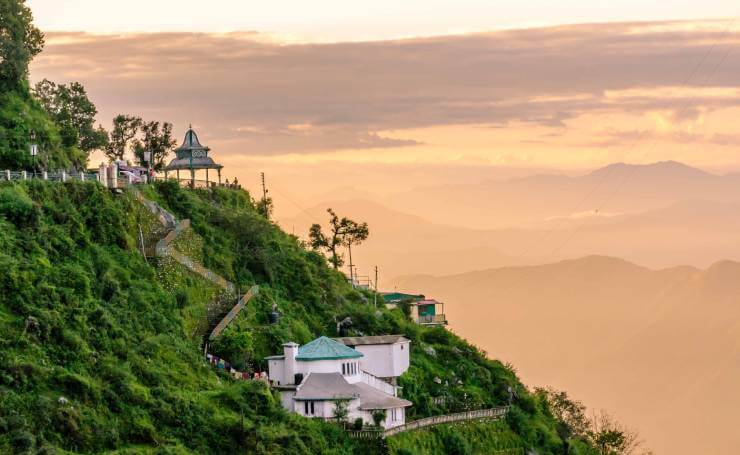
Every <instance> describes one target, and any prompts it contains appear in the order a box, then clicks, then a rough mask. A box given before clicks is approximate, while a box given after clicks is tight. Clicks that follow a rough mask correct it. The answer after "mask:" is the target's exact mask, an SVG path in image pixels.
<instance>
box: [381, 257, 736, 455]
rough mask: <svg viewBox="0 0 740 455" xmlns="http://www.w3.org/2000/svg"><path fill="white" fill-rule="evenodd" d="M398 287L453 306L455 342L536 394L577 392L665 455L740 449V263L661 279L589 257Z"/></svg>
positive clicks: (671, 271) (659, 273)
mask: <svg viewBox="0 0 740 455" xmlns="http://www.w3.org/2000/svg"><path fill="white" fill-rule="evenodd" d="M395 288H396V289H398V290H399V291H407V292H417V291H419V290H420V289H423V290H424V291H425V293H426V294H427V295H433V296H434V297H435V298H437V299H439V300H441V301H444V302H445V310H446V313H447V318H448V319H449V320H450V321H451V328H452V329H453V330H454V331H456V332H458V333H464V334H465V336H467V337H469V338H470V339H471V340H472V341H473V342H475V343H476V344H479V345H480V346H481V347H482V348H483V349H485V350H487V351H488V352H489V353H491V354H492V355H499V356H504V357H505V358H506V359H507V360H509V361H511V362H512V363H515V364H516V365H517V366H518V367H519V368H520V372H521V373H522V375H523V376H524V377H525V378H527V379H528V380H529V382H531V383H534V384H554V385H555V386H558V385H561V384H566V383H569V384H573V386H574V390H577V391H578V393H579V394H582V396H583V397H584V398H585V402H586V404H590V403H597V402H598V403H599V405H600V406H604V407H605V408H606V409H610V410H612V411H614V413H615V414H616V416H617V417H618V418H620V419H623V420H625V421H630V422H632V423H634V424H635V425H636V427H638V428H640V429H641V433H642V435H643V436H644V437H645V438H646V439H647V440H648V441H649V442H650V446H651V448H652V449H654V450H655V453H682V454H684V453H685V454H689V453H691V454H693V453H721V454H730V453H734V451H735V450H736V448H737V447H738V446H740V434H738V433H737V432H736V431H734V429H733V428H734V427H735V426H736V419H735V413H736V410H737V406H738V404H740V389H738V388H737V384H738V383H740V364H739V363H738V362H737V359H738V358H740V343H738V340H739V339H740V262H736V261H717V262H715V263H713V264H712V265H710V266H709V267H707V268H704V269H697V268H694V267H688V266H680V267H671V268H666V269H660V270H652V269H649V268H646V267H642V266H639V265H636V264H634V263H631V262H629V261H624V260H622V259H618V258H613V257H605V256H589V257H584V258H579V259H573V260H565V261H560V262H555V263H550V264H543V265H535V266H524V267H502V268H492V269H488V270H483V271H478V272H470V273H462V274H456V275H450V276H429V275H426V276H407V277H404V278H402V279H399V280H397V281H396V283H395ZM710 416H711V417H710ZM666 428H670V429H671V430H670V431H666ZM696 432H699V433H701V434H702V435H703V437H702V438H688V437H684V436H682V435H684V434H695V433H696Z"/></svg>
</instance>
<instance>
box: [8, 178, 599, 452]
mask: <svg viewBox="0 0 740 455" xmlns="http://www.w3.org/2000/svg"><path fill="white" fill-rule="evenodd" d="M142 191H143V192H144V194H145V196H146V197H148V198H150V199H152V200H156V201H158V202H159V203H160V204H161V205H163V206H165V207H166V208H167V209H168V210H170V211H172V212H173V213H175V214H176V216H177V217H178V218H181V219H185V218H187V219H190V220H191V221H192V232H191V234H190V235H189V236H188V237H186V239H187V240H186V241H185V242H183V243H182V244H181V245H179V246H178V248H181V249H184V250H187V253H188V254H189V255H190V256H191V257H194V258H197V260H199V261H202V262H203V263H204V265H206V266H207V267H209V268H211V269H212V270H214V271H216V272H217V273H219V274H221V275H222V276H224V277H225V278H227V279H229V280H231V281H233V282H234V283H237V284H238V285H239V286H240V287H241V288H242V289H246V288H248V287H249V286H250V285H252V284H259V285H260V296H259V298H258V299H256V301H255V302H254V304H252V303H251V302H250V306H249V307H248V309H247V311H246V312H245V314H243V315H240V317H239V319H238V320H237V321H236V322H235V323H234V324H232V325H231V326H229V328H228V329H227V330H226V332H225V333H224V335H223V336H222V337H221V338H220V339H219V340H218V341H217V342H216V343H215V344H214V346H213V350H214V352H215V353H217V354H219V355H220V356H222V357H225V358H228V359H231V360H232V362H233V363H234V364H235V365H239V366H245V367H249V366H252V367H256V368H258V367H260V366H261V365H260V362H262V358H263V357H264V356H265V355H268V354H273V353H275V352H277V349H278V347H279V346H280V345H281V343H283V342H285V341H287V340H293V341H296V342H299V343H305V342H306V341H308V340H310V339H312V338H314V337H316V336H319V335H333V334H334V333H335V332H334V330H335V323H336V321H337V320H338V319H341V318H344V317H346V316H350V317H351V318H352V320H353V321H354V326H353V331H354V332H353V333H355V334H360V333H362V334H366V335H370V334H383V333H404V334H405V335H406V336H407V337H409V338H410V339H411V340H412V343H413V344H412V346H413V348H412V359H411V363H412V365H411V368H410V369H409V371H408V372H407V373H406V374H405V375H404V376H402V377H401V378H400V385H402V386H403V387H404V396H405V397H406V398H407V399H409V400H411V401H413V402H414V407H413V408H411V410H410V413H409V418H410V419H415V418H419V417H425V416H430V415H435V414H444V413H449V412H455V411H459V410H464V409H477V408H486V407H491V406H495V405H501V404H505V403H506V402H507V400H508V393H507V388H508V387H510V386H511V387H512V388H513V389H514V391H515V393H516V394H517V396H518V399H517V400H516V401H515V402H514V406H513V407H512V409H511V410H510V412H509V414H508V417H507V419H506V420H505V421H501V422H499V423H496V424H484V425H481V426H480V431H478V430H476V429H475V427H477V426H476V425H473V429H472V430H471V432H470V433H465V432H463V433H459V434H454V435H452V436H451V435H449V434H447V436H445V430H444V429H443V428H442V427H440V429H434V430H432V431H430V432H429V434H431V435H438V436H437V437H434V436H430V438H429V439H428V440H427V441H426V444H427V447H430V448H431V449H433V450H434V451H437V452H453V451H456V450H457V451H458V453H472V452H473V451H477V452H480V448H481V447H487V448H502V449H504V450H513V451H514V452H512V453H521V451H523V450H535V451H536V452H537V453H541V454H547V453H559V452H560V451H561V450H562V448H563V444H564V442H563V440H562V439H561V438H560V436H559V435H558V432H557V430H556V426H557V422H556V421H555V419H554V418H553V417H552V416H551V415H550V413H549V410H548V407H547V405H546V404H545V402H544V401H543V399H542V397H541V396H539V395H537V394H531V393H530V392H529V391H528V390H527V389H526V388H525V387H524V386H523V385H522V384H521V383H520V382H519V381H518V379H517V378H516V376H515V374H514V372H513V370H512V369H511V368H510V367H508V366H505V365H503V364H502V363H500V362H498V361H495V360H489V359H487V358H486V357H485V356H484V355H483V354H482V352H481V351H479V350H478V349H476V348H475V347H473V346H471V345H470V344H468V343H467V342H465V341H464V340H462V339H460V338H458V337H457V336H455V335H453V334H452V333H450V332H448V331H445V330H442V329H436V330H432V329H423V328H421V327H419V326H416V325H415V324H412V323H411V322H410V321H409V320H408V319H406V317H405V316H404V315H403V313H402V312H401V311H400V310H393V311H389V310H386V309H385V308H382V307H381V308H379V309H378V310H375V309H373V308H372V306H370V305H368V304H367V303H366V302H367V301H368V300H369V299H368V297H369V296H364V295H362V294H360V293H358V292H357V291H355V290H353V289H352V288H350V287H349V286H348V285H347V284H346V282H345V281H344V279H343V277H342V276H341V275H339V274H338V273H336V272H334V271H332V270H331V269H329V268H328V267H327V265H326V261H325V260H324V258H322V257H321V256H319V255H317V254H316V253H313V252H309V251H306V250H305V249H304V248H303V247H302V246H301V244H300V243H299V242H298V241H297V240H296V239H295V238H294V237H292V236H289V235H287V234H284V233H283V232H282V231H280V230H279V229H278V228H277V227H276V226H275V225H273V224H272V223H269V222H267V221H266V220H265V219H264V218H262V217H261V216H260V215H258V214H257V212H256V210H255V208H254V205H253V202H252V200H251V198H250V197H249V195H248V194H247V193H245V192H242V191H238V190H226V189H216V190H214V191H213V192H209V191H203V190H198V191H187V190H183V189H180V188H179V187H178V186H177V185H176V184H175V183H161V184H158V185H154V186H150V187H146V188H142ZM140 229H141V231H140ZM139 233H141V234H142V237H143V238H144V239H145V242H146V243H147V244H151V242H153V241H155V240H156V239H157V238H158V237H159V236H161V235H162V232H161V227H159V226H158V225H157V223H156V221H155V220H154V219H153V216H152V215H151V214H150V213H149V212H148V211H147V210H145V209H144V208H143V206H142V205H141V204H140V203H139V202H138V201H137V200H136V198H134V197H133V196H132V195H131V194H130V192H126V193H124V194H122V195H114V194H112V193H110V192H109V190H106V189H103V188H102V187H100V186H99V185H97V184H96V183H79V182H68V183H65V184H59V183H56V184H55V183H46V182H40V181H33V182H26V183H22V184H10V183H3V184H0V268H1V269H2V270H3V273H2V274H0V295H2V296H3V298H2V300H1V301H0V345H1V349H0V452H3V453H32V452H36V451H42V452H52V451H54V449H62V450H65V451H71V452H106V451H112V450H116V451H117V453H134V452H135V453H140V452H149V453H233V452H234V451H237V450H244V451H246V452H251V453H276V452H280V453H374V452H378V451H380V452H385V451H387V450H390V451H391V452H392V453H419V449H418V447H416V445H415V444H416V443H415V442H414V439H413V438H408V437H405V436H404V435H402V436H403V437H402V436H399V437H398V438H397V439H395V438H391V439H390V440H389V441H388V446H387V447H386V446H385V445H384V443H380V442H376V441H359V440H352V439H349V438H348V437H347V436H346V434H345V433H344V432H343V430H341V429H340V428H339V427H338V426H336V425H333V424H329V423H323V422H320V421H316V420H310V419H304V418H301V417H298V416H296V415H293V414H289V413H287V412H285V411H284V410H283V409H282V408H281V406H280V403H279V400H278V398H277V397H276V396H275V395H274V394H273V393H272V392H271V391H270V390H269V389H268V388H267V387H266V385H265V384H264V383H262V382H260V381H235V380H233V379H232V378H231V377H230V376H228V375H223V374H219V373H217V372H216V371H215V370H213V369H211V368H210V367H209V366H208V364H207V363H206V362H205V361H204V360H203V358H202V347H201V343H202V338H201V336H200V333H201V332H202V330H201V328H200V327H201V325H202V321H203V318H204V313H205V308H206V305H207V304H208V303H209V302H210V301H212V300H213V299H214V298H216V294H217V290H216V289H214V288H213V286H212V285H210V284H209V283H208V282H204V280H203V279H201V278H199V277H198V276H197V275H194V274H191V273H190V272H187V271H186V270H185V269H182V268H179V267H178V266H177V265H175V264H172V263H167V262H163V263H159V264H157V261H155V260H153V259H152V258H149V259H148V260H145V258H144V257H142V256H141V254H140V253H139V247H140V246H141V245H140V243H139V241H140V238H139ZM147 246H148V245H147ZM273 303H276V304H277V305H278V308H279V310H280V312H281V313H282V315H283V317H282V318H281V320H280V322H279V323H278V324H276V325H270V324H268V323H267V313H268V311H269V309H270V308H271V307H272V305H273ZM435 379H437V380H439V379H442V380H444V381H447V382H449V383H450V384H451V385H450V386H443V385H442V384H438V383H437V382H438V381H435ZM435 396H445V398H446V400H445V402H444V404H442V405H438V404H434V403H433V401H432V397H435ZM419 434H424V433H419ZM570 442H571V447H572V450H576V452H577V453H590V452H589V451H588V448H587V447H586V446H585V445H584V444H582V443H580V442H578V441H577V440H571V441H570ZM461 447H462V449H460V448H461ZM431 449H430V450H431ZM459 450H462V451H461V452H460V451H459Z"/></svg>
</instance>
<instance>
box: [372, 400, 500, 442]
mask: <svg viewBox="0 0 740 455" xmlns="http://www.w3.org/2000/svg"><path fill="white" fill-rule="evenodd" d="M508 412H509V407H508V406H500V407H497V408H491V409H478V410H477V411H467V412H458V413H456V414H446V415H441V416H433V417H427V418H425V419H419V420H414V421H413V422H409V423H406V424H404V425H399V426H397V427H393V428H389V429H387V430H385V432H384V436H385V437H388V436H393V435H394V434H398V433H403V432H404V431H412V430H418V429H420V428H425V427H431V426H434V425H441V424H443V423H452V422H460V421H465V420H478V419H496V420H498V419H500V418H502V417H504V416H505V415H506V413H508Z"/></svg>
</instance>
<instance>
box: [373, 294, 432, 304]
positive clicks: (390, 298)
mask: <svg viewBox="0 0 740 455" xmlns="http://www.w3.org/2000/svg"><path fill="white" fill-rule="evenodd" d="M381 295H382V296H383V300H385V301H386V302H400V301H402V300H412V301H415V300H422V299H423V298H424V296H423V295H421V294H404V293H403V292H383V293H381Z"/></svg>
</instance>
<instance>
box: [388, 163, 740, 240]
mask: <svg viewBox="0 0 740 455" xmlns="http://www.w3.org/2000/svg"><path fill="white" fill-rule="evenodd" d="M687 198H690V199H706V200H716V201H724V202H730V201H739V200H740V175H738V174H726V175H716V174H711V173H708V172H705V171H703V170H701V169H698V168H695V167H691V166H687V165H685V164H683V163H679V162H676V161H663V162H658V163H652V164H625V163H615V164H611V165H608V166H605V167H602V168H599V169H596V170H594V171H592V172H589V173H585V174H582V175H578V176H569V175H564V174H561V175H558V174H536V175H532V176H528V177H519V178H513V179H506V180H486V181H483V182H477V183H470V184H466V185H444V186H427V187H424V188H418V189H416V190H411V191H407V192H403V193H400V194H397V195H396V196H395V197H393V198H391V199H389V200H388V204H389V205H390V206H391V207H392V208H395V209H397V210H400V211H404V212H407V213H412V214H426V216H425V217H426V218H428V219H429V220H430V221H433V222H441V221H443V220H446V223H445V224H452V225H461V224H464V225H465V226H468V227H470V226H476V227H478V228H504V227H514V226H518V225H522V224H533V223H536V222H541V221H543V220H546V219H548V218H552V217H558V216H560V217H562V216H568V215H570V214H572V213H575V212H581V211H584V210H589V209H590V210H596V209H599V210H603V211H608V212H618V213H621V212H624V213H637V212H641V211H646V210H655V209H658V208H662V207H665V206H668V205H670V204H673V203H675V202H678V201H681V200H683V199H687ZM434 209H436V210H434Z"/></svg>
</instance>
